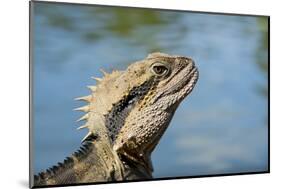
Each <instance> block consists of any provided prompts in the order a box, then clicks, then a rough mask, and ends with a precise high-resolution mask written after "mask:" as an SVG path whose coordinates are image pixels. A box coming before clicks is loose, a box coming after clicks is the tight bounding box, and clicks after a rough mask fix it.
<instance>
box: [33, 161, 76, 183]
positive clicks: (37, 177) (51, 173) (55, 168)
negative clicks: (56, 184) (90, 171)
mask: <svg viewBox="0 0 281 189" xmlns="http://www.w3.org/2000/svg"><path fill="white" fill-rule="evenodd" d="M73 163H74V161H73V158H71V157H67V158H66V159H65V160H64V161H63V163H61V162H59V163H58V164H57V165H54V166H53V167H51V168H49V169H47V170H46V171H43V172H41V173H39V174H38V175H35V176H34V179H35V180H40V179H46V178H50V177H52V176H54V175H55V174H57V173H58V172H59V171H61V170H63V169H64V168H68V167H71V166H73Z"/></svg>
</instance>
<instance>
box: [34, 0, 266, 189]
mask: <svg viewBox="0 0 281 189" xmlns="http://www.w3.org/2000/svg"><path fill="white" fill-rule="evenodd" d="M34 2H36V3H48V4H63V5H80V6H95V7H97V6H98V7H119V8H137V9H153V10H163V11H177V12H191V13H199V14H215V15H228V16H248V17H249V16H250V17H267V18H268V28H267V29H268V73H267V75H268V106H267V108H268V169H267V170H266V171H257V172H240V173H224V174H212V175H196V176H181V177H164V178H153V179H143V180H133V181H108V182H89V183H74V184H58V185H45V186H32V184H33V171H32V168H33V167H32V165H33V162H32V157H33V154H32V150H31V147H32V138H31V136H33V132H32V127H33V122H32V118H33V117H32V115H33V114H32V113H33V111H32V105H33V80H32V79H33V72H32V71H33V70H32V68H33V67H32V66H33V59H32V57H33V51H32V36H33V33H32V31H33V30H32V29H33V28H32V24H33V5H32V3H34ZM266 173H270V16H269V15H255V14H238V13H222V12H207V11H206V12H205V11H191V10H176V9H161V8H147V7H131V6H120V5H100V4H88V3H70V2H53V1H40V0H38V1H37V0H36V1H35V0H30V1H29V188H53V187H63V186H64V187H65V186H83V185H96V184H113V183H114V184H115V183H131V182H143V181H160V180H174V179H188V178H206V177H207V178H208V177H222V176H238V175H252V174H266Z"/></svg>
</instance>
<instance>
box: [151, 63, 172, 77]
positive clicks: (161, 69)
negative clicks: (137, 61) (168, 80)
mask: <svg viewBox="0 0 281 189" xmlns="http://www.w3.org/2000/svg"><path fill="white" fill-rule="evenodd" d="M151 70H152V72H153V73H154V74H155V75H157V76H163V75H165V74H166V73H168V71H169V69H168V68H167V67H166V66H164V65H163V64H159V63H158V64H157V63H156V64H154V65H153V66H152V69H151Z"/></svg>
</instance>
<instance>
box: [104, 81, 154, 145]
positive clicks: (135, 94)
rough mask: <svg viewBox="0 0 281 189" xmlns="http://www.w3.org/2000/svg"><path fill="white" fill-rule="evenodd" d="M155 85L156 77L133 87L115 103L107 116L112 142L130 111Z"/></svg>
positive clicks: (107, 125)
mask: <svg viewBox="0 0 281 189" xmlns="http://www.w3.org/2000/svg"><path fill="white" fill-rule="evenodd" d="M153 85H154V77H152V78H151V79H150V80H149V81H145V82H144V83H143V84H141V85H140V86H136V87H133V88H132V89H131V91H130V92H129V94H128V95H127V96H126V97H125V98H124V99H121V100H120V101H119V102H118V103H116V104H115V105H113V108H112V110H111V111H110V112H109V113H108V114H107V115H106V116H105V120H106V121H105V123H106V124H105V125H106V127H107V129H108V134H109V136H110V138H111V140H112V142H113V141H114V140H115V139H116V136H117V134H118V133H119V131H120V129H121V127H122V126H123V125H124V122H125V120H126V117H127V116H128V114H129V113H130V111H131V110H132V109H133V108H134V107H135V105H136V103H137V102H138V101H140V100H141V99H142V98H143V97H144V96H145V95H146V94H147V93H148V92H149V91H150V89H151V88H152V86H153Z"/></svg>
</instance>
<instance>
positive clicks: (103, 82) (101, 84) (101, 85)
mask: <svg viewBox="0 0 281 189" xmlns="http://www.w3.org/2000/svg"><path fill="white" fill-rule="evenodd" d="M101 72H102V73H103V75H104V77H103V78H97V77H92V78H93V79H95V80H96V81H97V85H96V86H88V88H89V89H90V91H91V93H92V94H91V95H88V96H83V97H78V98H76V99H75V100H79V101H85V102H87V103H89V104H88V105H85V106H83V107H79V108H76V109H74V110H76V111H83V112H85V113H86V114H85V115H83V116H82V117H81V118H79V119H78V120H77V122H79V121H86V124H84V125H82V126H80V127H78V128H77V129H78V130H80V129H85V128H88V129H89V132H88V133H87V135H86V136H85V137H84V138H83V139H82V143H83V142H85V141H87V140H88V139H89V138H90V137H91V136H92V135H93V131H92V130H91V129H90V127H89V125H88V124H87V122H88V120H89V118H90V113H91V104H93V102H94V94H95V93H96V92H98V91H100V93H102V92H101V91H103V90H104V89H106V88H107V85H108V83H111V82H108V81H109V80H111V79H113V78H115V77H117V76H119V75H120V72H119V71H113V72H112V73H111V74H109V73H106V72H105V71H103V70H101Z"/></svg>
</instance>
